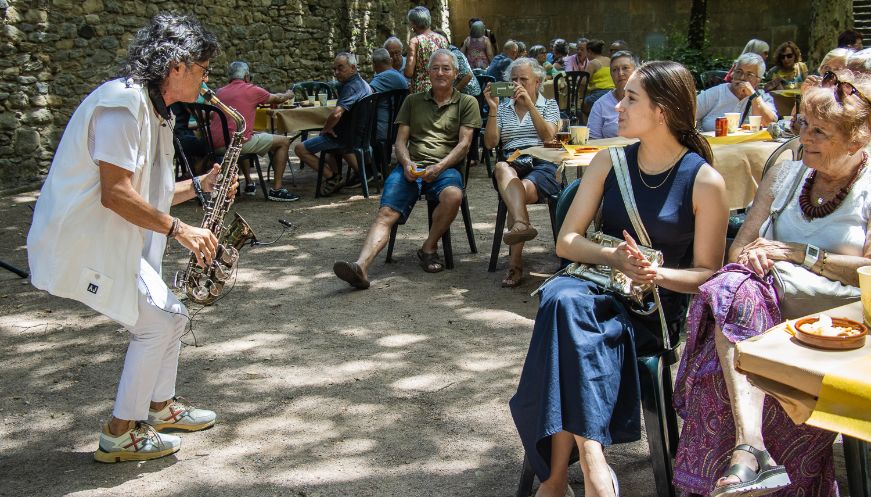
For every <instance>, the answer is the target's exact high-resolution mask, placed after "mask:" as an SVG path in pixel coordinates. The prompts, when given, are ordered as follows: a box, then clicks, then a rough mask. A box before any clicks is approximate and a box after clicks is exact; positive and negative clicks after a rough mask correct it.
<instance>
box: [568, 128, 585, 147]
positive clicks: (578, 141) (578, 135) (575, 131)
mask: <svg viewBox="0 0 871 497" xmlns="http://www.w3.org/2000/svg"><path fill="white" fill-rule="evenodd" d="M569 133H571V134H572V144H574V145H586V144H587V140H588V139H589V138H590V128H588V127H586V126H569Z"/></svg>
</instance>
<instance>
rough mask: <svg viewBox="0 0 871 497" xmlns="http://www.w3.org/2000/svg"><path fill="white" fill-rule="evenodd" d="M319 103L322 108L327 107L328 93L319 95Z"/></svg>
mask: <svg viewBox="0 0 871 497" xmlns="http://www.w3.org/2000/svg"><path fill="white" fill-rule="evenodd" d="M318 102H320V104H321V107H326V106H327V94H326V93H318Z"/></svg>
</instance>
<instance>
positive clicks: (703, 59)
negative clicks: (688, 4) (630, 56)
mask: <svg viewBox="0 0 871 497" xmlns="http://www.w3.org/2000/svg"><path fill="white" fill-rule="evenodd" d="M687 24H688V23H686V22H683V23H681V22H675V23H672V24H669V25H668V26H667V27H666V28H665V38H666V42H665V45H664V46H662V47H648V49H647V50H646V51H645V60H673V61H675V62H680V63H681V64H683V65H684V66H686V68H687V69H689V70H690V72H692V73H693V75H695V76H696V79H697V80H698V79H699V75H701V74H702V73H703V72H705V71H713V70H723V71H727V70H729V68H730V67H732V62H734V60H735V59H734V57H723V56H722V55H721V54H717V53H715V52H714V51H713V50H712V49H711V43H710V39H709V33H711V28H712V27H711V24H710V21H708V23H706V26H705V42H704V44H703V46H702V48H701V50H699V49H697V48H692V47H690V46H689V43H688V42H687V29H688V25H687Z"/></svg>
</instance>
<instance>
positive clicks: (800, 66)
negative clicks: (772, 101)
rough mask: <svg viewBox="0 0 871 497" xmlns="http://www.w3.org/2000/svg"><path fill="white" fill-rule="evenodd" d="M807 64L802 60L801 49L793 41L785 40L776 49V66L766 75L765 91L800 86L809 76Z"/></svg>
mask: <svg viewBox="0 0 871 497" xmlns="http://www.w3.org/2000/svg"><path fill="white" fill-rule="evenodd" d="M807 75H808V72H807V66H806V65H805V63H804V62H802V60H801V50H799V49H798V46H797V45H796V44H795V43H794V42H791V41H786V42H783V43H782V44H781V45H780V46H779V47H777V50H775V51H774V67H772V68H771V70H769V71H768V73H767V74H766V75H765V79H767V80H768V83H765V91H767V92H771V91H774V90H783V89H784V88H798V87H799V86H801V84H802V82H803V81H804V80H805V79H806V78H807Z"/></svg>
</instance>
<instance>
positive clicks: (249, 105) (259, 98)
mask: <svg viewBox="0 0 871 497" xmlns="http://www.w3.org/2000/svg"><path fill="white" fill-rule="evenodd" d="M269 95H270V93H269V92H268V91H266V90H264V89H263V88H261V87H259V86H257V85H253V84H251V83H246V82H245V81H243V80H241V79H234V80H233V81H230V83H229V84H228V85H227V86H224V87H222V88H219V89H218V91H216V92H215V96H216V97H218V100H220V101H221V102H223V103H225V104H227V105H228V106H230V107H232V108H234V109H236V111H237V112H238V113H239V114H242V117H244V118H245V133H244V134H243V137H244V138H245V139H244V141H246V142H247V141H248V140H250V139H251V135H252V134H254V115H255V113H256V112H257V106H258V105H260V104H262V103H266V101H267V100H269ZM227 129H228V130H229V131H230V136H231V137H232V136H233V133H235V132H236V122H235V121H233V120H232V119H230V118H229V117H227ZM211 130H212V139H213V140H214V141H215V147H218V148H220V147H224V146H226V145H227V144H226V143H224V132H223V130H222V129H221V119H220V118H219V117H218V116H217V115H214V116H212V124H211Z"/></svg>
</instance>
